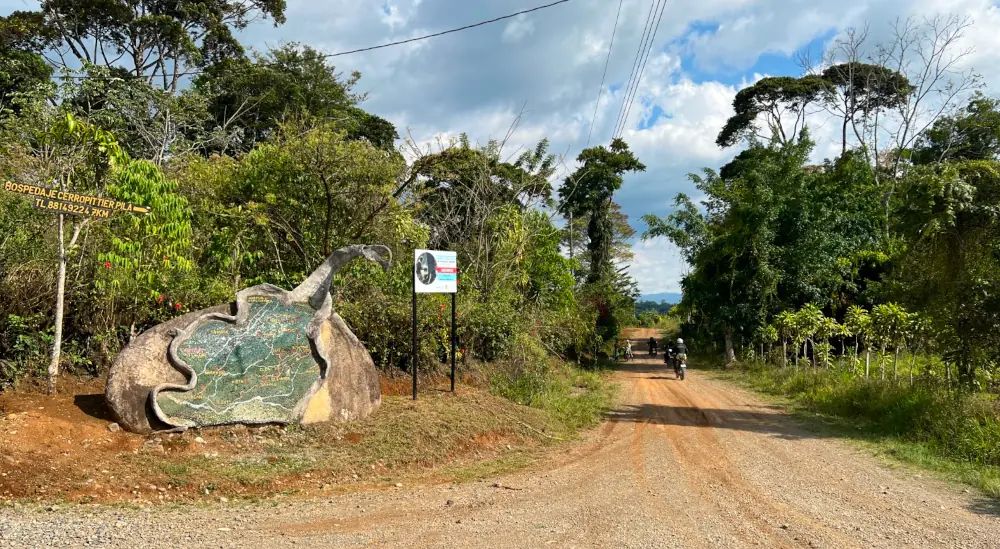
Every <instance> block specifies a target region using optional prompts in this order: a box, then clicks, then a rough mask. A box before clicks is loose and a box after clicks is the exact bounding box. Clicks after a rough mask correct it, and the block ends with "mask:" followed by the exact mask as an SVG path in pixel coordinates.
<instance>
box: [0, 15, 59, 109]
mask: <svg viewBox="0 0 1000 549" xmlns="http://www.w3.org/2000/svg"><path fill="white" fill-rule="evenodd" d="M45 42H46V40H45V38H44V37H43V36H39V34H38V18H37V17H35V18H32V17H24V16H22V17H15V16H10V17H0V115H3V114H4V112H3V111H5V110H7V109H10V110H12V111H14V112H15V113H16V111H17V110H19V109H17V105H16V104H15V101H14V98H15V96H16V95H17V94H19V93H26V92H29V91H31V90H32V89H33V88H36V87H38V86H39V85H41V84H43V83H44V82H47V81H48V79H49V77H51V76H52V68H51V67H50V66H49V65H48V64H46V63H45V59H44V58H43V57H42V55H41V52H42V51H43V50H44V48H45Z"/></svg>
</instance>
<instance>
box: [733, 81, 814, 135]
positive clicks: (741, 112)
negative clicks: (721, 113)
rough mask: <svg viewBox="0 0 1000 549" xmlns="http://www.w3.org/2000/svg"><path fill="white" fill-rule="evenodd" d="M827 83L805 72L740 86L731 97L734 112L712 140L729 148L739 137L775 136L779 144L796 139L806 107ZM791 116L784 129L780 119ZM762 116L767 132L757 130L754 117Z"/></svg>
mask: <svg viewBox="0 0 1000 549" xmlns="http://www.w3.org/2000/svg"><path fill="white" fill-rule="evenodd" d="M829 89H830V83H829V82H828V81H826V80H824V79H823V78H821V77H818V76H813V75H807V76H804V77H801V78H794V77H790V76H776V77H767V78H762V79H760V80H758V81H757V82H755V83H754V84H753V85H751V86H749V87H746V88H743V89H742V90H740V91H739V92H737V93H736V98H735V99H733V110H734V111H735V114H734V115H733V116H731V117H730V118H729V120H727V121H726V125H725V126H723V128H722V131H720V132H719V136H718V137H717V138H716V140H715V143H716V144H717V145H718V146H720V147H731V146H733V145H735V144H736V143H738V142H739V141H740V140H741V139H748V138H760V139H764V140H769V139H772V138H773V139H777V140H778V142H779V143H780V144H782V145H786V144H789V143H791V142H793V141H794V140H796V139H798V137H799V133H800V131H801V130H802V128H804V127H805V121H806V115H807V111H806V109H807V107H808V106H809V105H810V104H811V103H814V102H816V101H818V100H819V99H821V98H822V97H823V96H824V94H826V93H828V91H829ZM788 115H792V116H794V121H793V123H792V127H791V129H790V130H786V129H785V124H786V122H785V121H784V119H785V118H786V117H787V116H788ZM761 117H763V118H764V124H765V127H766V129H767V130H768V133H767V134H762V133H761V128H760V126H759V125H758V122H757V120H758V118H761Z"/></svg>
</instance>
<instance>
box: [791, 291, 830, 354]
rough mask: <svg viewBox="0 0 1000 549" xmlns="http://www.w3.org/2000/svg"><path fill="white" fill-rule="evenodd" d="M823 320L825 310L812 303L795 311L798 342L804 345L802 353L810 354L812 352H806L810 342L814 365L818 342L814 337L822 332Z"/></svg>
mask: <svg viewBox="0 0 1000 549" xmlns="http://www.w3.org/2000/svg"><path fill="white" fill-rule="evenodd" d="M823 320H824V316H823V311H821V310H820V308H819V307H817V306H816V305H814V304H812V303H807V304H806V305H805V307H802V309H800V310H799V311H798V312H796V313H795V320H794V322H795V333H796V335H797V336H798V344H800V345H802V354H803V355H805V356H810V353H807V352H806V343H809V347H810V349H811V350H812V353H811V356H812V364H813V366H814V367H815V366H816V342H815V339H814V338H815V337H816V336H817V335H819V334H820V333H821V330H822V329H823Z"/></svg>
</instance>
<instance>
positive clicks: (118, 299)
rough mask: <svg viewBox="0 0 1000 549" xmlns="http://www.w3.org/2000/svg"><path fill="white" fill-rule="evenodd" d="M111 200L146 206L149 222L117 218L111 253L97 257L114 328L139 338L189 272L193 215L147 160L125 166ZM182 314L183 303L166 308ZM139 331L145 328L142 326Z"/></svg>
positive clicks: (120, 169)
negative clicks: (153, 313) (118, 326)
mask: <svg viewBox="0 0 1000 549" xmlns="http://www.w3.org/2000/svg"><path fill="white" fill-rule="evenodd" d="M105 192H106V195H107V196H108V197H111V198H115V199H118V200H123V201H126V202H131V203H133V204H142V205H144V206H146V207H148V208H149V209H150V214H149V215H146V216H142V217H139V216H132V215H130V216H119V217H118V218H116V219H114V220H113V221H112V223H111V224H110V226H107V227H106V229H107V232H108V233H109V234H108V235H107V240H106V242H107V249H106V251H104V252H103V253H101V254H99V255H98V258H97V259H98V262H100V263H102V264H103V265H104V266H105V268H104V269H102V270H103V273H102V276H100V277H98V279H97V284H96V286H97V289H98V290H101V291H102V294H103V295H104V296H105V297H107V298H110V299H109V300H110V301H112V302H113V305H112V307H108V309H109V312H110V315H109V316H110V317H111V319H114V320H112V322H114V323H115V324H113V325H116V324H117V322H119V321H120V322H122V323H127V324H128V326H129V337H130V338H133V337H135V335H136V334H137V325H138V323H139V321H140V319H143V318H148V317H149V316H150V315H149V310H150V309H153V308H154V307H156V305H158V304H162V303H163V301H165V299H166V298H165V295H169V294H174V295H177V292H176V290H175V288H174V286H175V284H177V279H178V278H179V277H180V276H183V274H185V273H187V272H190V271H191V270H192V269H193V268H194V264H193V262H192V261H191V259H190V258H189V248H190V247H191V210H190V208H189V207H188V204H187V200H185V199H184V198H183V197H181V196H180V195H179V194H178V193H177V184H176V182H175V181H170V180H168V179H167V178H165V177H164V176H163V174H162V173H161V172H160V170H159V169H158V168H157V167H156V165H155V164H153V163H152V162H149V161H148V160H127V161H125V162H123V163H122V164H121V166H119V167H118V169H117V170H116V171H115V174H114V175H113V177H112V179H111V182H110V183H109V184H108V186H107V188H106V191H105ZM167 305H168V306H171V305H172V306H174V307H175V310H181V308H182V301H181V300H180V299H173V300H171V301H170V302H168V303H167ZM140 327H141V326H140Z"/></svg>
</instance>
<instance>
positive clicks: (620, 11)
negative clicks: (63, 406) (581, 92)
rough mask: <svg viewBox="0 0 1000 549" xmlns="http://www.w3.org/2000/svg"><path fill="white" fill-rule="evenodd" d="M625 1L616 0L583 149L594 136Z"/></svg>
mask: <svg viewBox="0 0 1000 549" xmlns="http://www.w3.org/2000/svg"><path fill="white" fill-rule="evenodd" d="M624 3H625V0H618V13H617V15H615V26H614V27H613V28H612V29H611V43H610V44H608V58H607V59H605V60H604V74H602V75H601V87H599V88H597V104H595V105H594V117H593V118H591V119H590V132H588V133H587V144H586V145H585V146H584V147H583V148H585V149H586V148H587V147H589V146H590V138H591V137H592V136H593V135H594V122H596V121H597V108H598V107H600V106H601V94H602V93H603V92H604V79H605V78H606V77H607V76H608V63H610V62H611V48H612V47H614V45H615V33H616V32H618V18H619V17H620V16H621V14H622V4H624Z"/></svg>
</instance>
